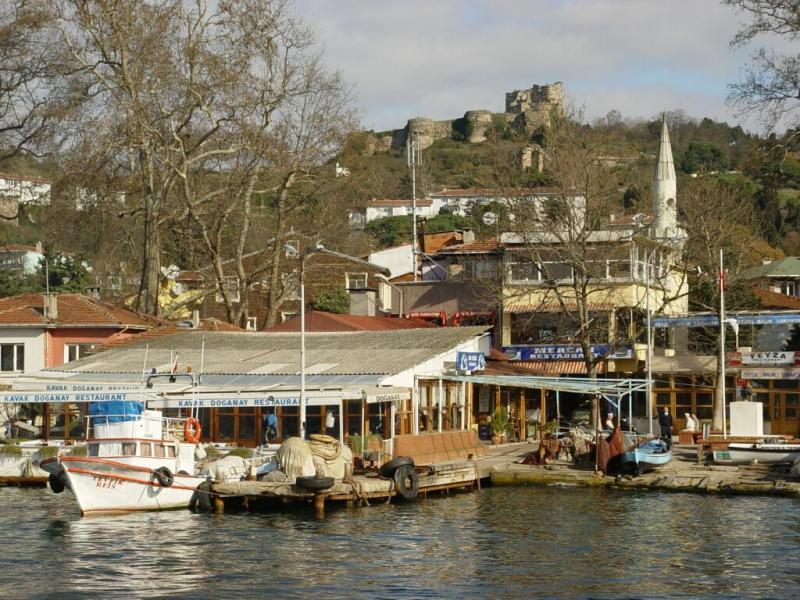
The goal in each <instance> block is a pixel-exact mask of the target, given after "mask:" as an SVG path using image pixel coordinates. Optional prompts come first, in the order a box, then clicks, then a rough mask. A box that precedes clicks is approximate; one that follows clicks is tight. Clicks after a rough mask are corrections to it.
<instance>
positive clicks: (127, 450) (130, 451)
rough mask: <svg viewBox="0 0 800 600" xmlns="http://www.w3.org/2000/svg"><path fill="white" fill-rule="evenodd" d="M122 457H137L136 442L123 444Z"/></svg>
mask: <svg viewBox="0 0 800 600" xmlns="http://www.w3.org/2000/svg"><path fill="white" fill-rule="evenodd" d="M122 456H136V442H122Z"/></svg>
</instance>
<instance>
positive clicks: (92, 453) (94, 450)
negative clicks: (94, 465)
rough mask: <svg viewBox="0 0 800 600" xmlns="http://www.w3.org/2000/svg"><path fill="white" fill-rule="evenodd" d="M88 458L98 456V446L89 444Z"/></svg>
mask: <svg viewBox="0 0 800 600" xmlns="http://www.w3.org/2000/svg"><path fill="white" fill-rule="evenodd" d="M89 456H100V444H89Z"/></svg>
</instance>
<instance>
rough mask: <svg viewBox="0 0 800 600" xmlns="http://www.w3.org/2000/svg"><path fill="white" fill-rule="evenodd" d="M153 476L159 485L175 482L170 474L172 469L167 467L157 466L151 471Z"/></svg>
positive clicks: (168, 484) (166, 485)
mask: <svg viewBox="0 0 800 600" xmlns="http://www.w3.org/2000/svg"><path fill="white" fill-rule="evenodd" d="M153 477H155V479H156V481H158V485H160V486H161V487H169V486H171V485H172V484H173V483H175V477H174V476H173V475H172V471H170V470H169V468H167V467H158V468H157V469H156V470H154V471H153Z"/></svg>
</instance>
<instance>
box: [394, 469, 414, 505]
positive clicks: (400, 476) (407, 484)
mask: <svg viewBox="0 0 800 600" xmlns="http://www.w3.org/2000/svg"><path fill="white" fill-rule="evenodd" d="M392 479H393V480H394V485H395V488H396V489H397V493H398V494H400V497H401V498H403V500H413V499H414V498H416V497H417V496H418V495H419V477H417V472H416V470H414V467H413V466H411V465H403V466H402V467H398V468H397V469H396V470H395V472H394V475H393V476H392Z"/></svg>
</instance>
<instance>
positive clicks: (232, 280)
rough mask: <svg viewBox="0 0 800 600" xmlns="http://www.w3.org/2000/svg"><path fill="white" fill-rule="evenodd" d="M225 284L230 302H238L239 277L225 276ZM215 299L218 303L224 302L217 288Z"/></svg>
mask: <svg viewBox="0 0 800 600" xmlns="http://www.w3.org/2000/svg"><path fill="white" fill-rule="evenodd" d="M217 285H219V284H217ZM225 285H226V286H227V288H228V295H229V296H230V299H231V302H239V278H238V277H226V278H225ZM216 301H217V302H219V303H222V302H225V299H224V298H223V297H222V293H220V292H219V290H218V291H217V295H216Z"/></svg>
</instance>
